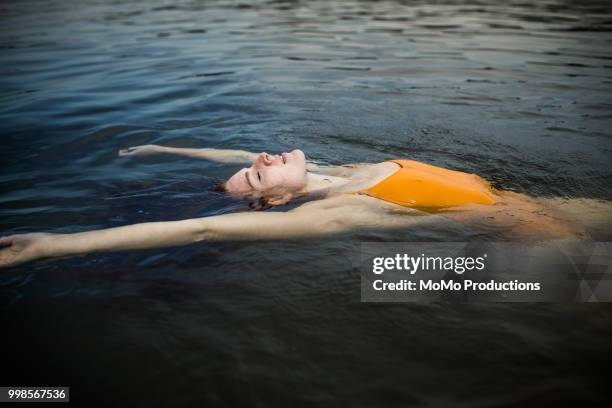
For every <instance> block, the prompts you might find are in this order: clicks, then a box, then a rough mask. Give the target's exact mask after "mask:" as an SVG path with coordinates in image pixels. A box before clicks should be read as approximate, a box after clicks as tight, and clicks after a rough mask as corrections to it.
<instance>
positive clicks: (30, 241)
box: [0, 233, 54, 268]
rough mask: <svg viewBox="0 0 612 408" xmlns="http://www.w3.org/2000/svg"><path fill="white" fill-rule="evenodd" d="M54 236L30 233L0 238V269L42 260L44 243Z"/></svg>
mask: <svg viewBox="0 0 612 408" xmlns="http://www.w3.org/2000/svg"><path fill="white" fill-rule="evenodd" d="M52 235H54V234H45V233H31V234H19V235H11V236H8V237H1V238H0V268H3V267H5V268H6V267H11V266H16V265H19V264H21V263H24V262H29V261H33V260H35V259H39V258H43V257H44V256H46V255H45V248H46V243H47V242H49V239H50V236H52Z"/></svg>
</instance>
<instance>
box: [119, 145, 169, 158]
mask: <svg viewBox="0 0 612 408" xmlns="http://www.w3.org/2000/svg"><path fill="white" fill-rule="evenodd" d="M162 150H163V146H158V145H141V146H132V147H128V148H127V149H121V150H119V156H137V155H138V156H142V155H146V154H152V153H160V152H161V151H162Z"/></svg>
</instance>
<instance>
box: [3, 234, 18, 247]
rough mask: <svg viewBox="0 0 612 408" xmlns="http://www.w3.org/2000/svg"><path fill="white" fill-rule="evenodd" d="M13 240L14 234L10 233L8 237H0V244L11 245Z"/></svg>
mask: <svg viewBox="0 0 612 408" xmlns="http://www.w3.org/2000/svg"><path fill="white" fill-rule="evenodd" d="M14 241H15V236H14V235H10V236H8V237H0V246H11V245H13V242H14Z"/></svg>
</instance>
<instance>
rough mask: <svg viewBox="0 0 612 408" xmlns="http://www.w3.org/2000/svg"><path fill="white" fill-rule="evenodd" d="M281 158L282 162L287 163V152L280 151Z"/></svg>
mask: <svg viewBox="0 0 612 408" xmlns="http://www.w3.org/2000/svg"><path fill="white" fill-rule="evenodd" d="M281 159H282V160H283V164H287V153H285V152H283V153H281Z"/></svg>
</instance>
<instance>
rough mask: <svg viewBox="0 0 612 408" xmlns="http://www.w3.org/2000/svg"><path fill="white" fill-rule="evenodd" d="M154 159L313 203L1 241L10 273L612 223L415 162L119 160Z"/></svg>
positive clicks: (572, 233) (565, 233)
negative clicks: (438, 225)
mask: <svg viewBox="0 0 612 408" xmlns="http://www.w3.org/2000/svg"><path fill="white" fill-rule="evenodd" d="M154 153H172V154H180V155H185V156H190V157H195V158H200V159H205V160H210V161H215V162H221V163H241V164H247V165H249V167H245V168H243V169H241V170H240V171H238V172H237V173H236V174H234V175H233V176H232V177H230V179H229V180H227V181H226V182H225V183H224V184H223V190H225V191H227V192H228V193H229V194H232V195H238V196H248V197H252V198H254V199H257V200H258V201H259V202H260V204H261V207H263V208H265V207H269V206H278V205H283V204H286V203H288V202H289V201H291V200H292V199H295V198H298V197H302V196H310V197H311V198H312V200H310V201H307V202H306V203H305V204H302V205H300V206H298V207H297V208H294V209H291V210H289V211H286V212H276V211H275V212H260V211H258V212H255V211H253V212H243V213H235V214H224V215H217V216H211V217H203V218H194V219H187V220H182V221H168V222H148V223H142V224H134V225H127V226H123V227H117V228H109V229H102V230H96V231H88V232H80V233H75V234H47V233H31V234H19V235H12V236H6V237H2V238H0V267H7V266H15V265H18V264H21V263H24V262H28V261H32V260H35V259H40V258H54V257H66V256H75V255H83V254H87V253H91V252H105V251H123V250H133V249H145V248H158V247H167V246H176V245H185V244H190V243H193V242H198V241H229V240H232V241H237V240H280V239H295V238H308V237H320V236H326V235H332V234H338V233H342V232H346V231H351V230H355V229H405V228H410V227H411V226H413V225H416V224H422V223H424V222H432V223H434V222H437V221H439V220H440V217H445V218H446V219H450V220H452V221H457V222H461V223H463V224H466V225H468V226H470V227H472V228H476V229H480V230H488V231H491V230H494V231H496V232H501V233H503V235H504V236H505V237H506V238H508V239H530V240H548V239H588V234H587V233H586V231H585V229H584V227H585V223H583V222H579V220H578V218H577V217H576V213H578V214H582V215H584V216H583V217H581V218H582V219H583V220H584V218H585V216H591V218H593V217H592V216H593V214H595V215H598V214H603V217H606V216H607V215H609V208H610V206H609V205H608V204H607V203H606V202H603V201H597V200H586V199H579V200H569V201H568V200H554V199H553V200H550V199H549V200H545V199H536V198H531V197H527V196H525V195H522V194H517V193H513V192H509V191H503V190H496V189H493V188H492V187H491V186H490V185H489V183H488V182H487V181H486V180H484V179H482V178H481V177H478V176H476V175H473V174H467V173H462V172H459V171H453V170H448V169H444V168H440V167H436V166H432V165H429V164H425V163H420V162H416V161H412V160H391V161H386V162H382V163H359V164H348V165H344V166H332V167H326V166H320V165H316V164H314V163H309V162H307V161H306V158H305V156H304V153H303V152H302V151H301V150H293V151H292V152H289V153H282V154H280V155H270V154H267V153H260V154H255V153H251V152H247V151H242V150H224V149H183V148H173V147H164V146H157V145H145V146H136V147H130V148H128V149H124V150H121V151H120V152H119V155H120V156H137V155H146V154H154ZM424 215H426V216H424ZM586 218H588V217H586ZM595 218H597V216H596V217H595ZM596 221H597V220H596Z"/></svg>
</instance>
